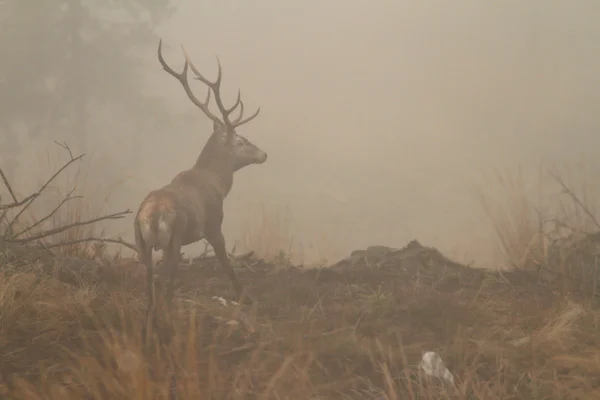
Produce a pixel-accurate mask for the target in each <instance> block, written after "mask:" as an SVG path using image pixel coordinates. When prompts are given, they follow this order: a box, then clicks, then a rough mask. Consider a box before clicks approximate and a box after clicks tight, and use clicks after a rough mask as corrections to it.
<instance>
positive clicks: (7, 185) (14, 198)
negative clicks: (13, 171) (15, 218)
mask: <svg viewBox="0 0 600 400" xmlns="http://www.w3.org/2000/svg"><path fill="white" fill-rule="evenodd" d="M0 176H2V180H3V181H4V186H6V188H7V189H8V193H10V195H11V197H12V199H13V202H15V203H18V202H19V201H18V200H17V196H15V192H14V191H13V189H12V187H11V186H10V183H8V178H7V177H6V175H4V171H2V168H0Z"/></svg>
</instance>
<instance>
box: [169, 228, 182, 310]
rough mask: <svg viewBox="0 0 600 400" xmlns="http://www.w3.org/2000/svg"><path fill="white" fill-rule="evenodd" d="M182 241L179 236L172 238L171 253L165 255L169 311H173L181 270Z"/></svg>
mask: <svg viewBox="0 0 600 400" xmlns="http://www.w3.org/2000/svg"><path fill="white" fill-rule="evenodd" d="M181 245H182V242H181V239H179V238H178V237H177V235H173V237H172V238H171V246H170V248H169V251H167V252H166V253H165V267H166V269H167V271H166V272H167V274H168V277H167V310H168V311H169V312H170V311H171V306H172V305H173V296H174V294H175V278H176V277H177V272H178V269H179V261H180V260H181Z"/></svg>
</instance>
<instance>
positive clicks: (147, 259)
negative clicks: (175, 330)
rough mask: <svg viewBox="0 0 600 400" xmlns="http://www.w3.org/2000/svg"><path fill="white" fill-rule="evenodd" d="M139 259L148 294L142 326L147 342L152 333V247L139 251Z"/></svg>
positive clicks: (147, 342)
mask: <svg viewBox="0 0 600 400" xmlns="http://www.w3.org/2000/svg"><path fill="white" fill-rule="evenodd" d="M140 259H141V261H142V262H143V263H144V265H146V293H147V296H148V308H147V309H146V326H145V327H144V330H145V331H144V338H143V340H144V342H145V343H146V344H149V342H150V336H151V335H152V325H153V321H154V300H155V299H154V268H153V265H152V249H151V248H149V249H143V250H142V251H140Z"/></svg>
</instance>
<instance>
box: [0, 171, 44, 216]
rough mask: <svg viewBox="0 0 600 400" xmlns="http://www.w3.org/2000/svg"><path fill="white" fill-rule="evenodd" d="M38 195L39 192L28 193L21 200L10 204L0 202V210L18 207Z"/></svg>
mask: <svg viewBox="0 0 600 400" xmlns="http://www.w3.org/2000/svg"><path fill="white" fill-rule="evenodd" d="M0 172H2V170H0ZM39 195H40V194H39V193H34V194H30V195H29V196H27V197H25V198H24V199H23V200H21V201H15V202H13V203H10V204H0V210H8V209H10V208H15V207H20V206H22V205H23V204H25V203H27V202H28V201H30V200H33V199H35V198H36V197H38V196H39Z"/></svg>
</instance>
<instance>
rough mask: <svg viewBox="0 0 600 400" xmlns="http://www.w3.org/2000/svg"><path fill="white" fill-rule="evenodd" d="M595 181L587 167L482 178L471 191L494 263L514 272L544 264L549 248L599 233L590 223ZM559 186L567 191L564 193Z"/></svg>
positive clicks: (516, 169) (551, 168)
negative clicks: (562, 240) (578, 236)
mask: <svg viewBox="0 0 600 400" xmlns="http://www.w3.org/2000/svg"><path fill="white" fill-rule="evenodd" d="M598 178H600V174H599V173H598V169H597V166H596V165H595V164H594V163H593V162H586V161H581V162H579V163H576V164H570V165H563V166H556V165H544V164H541V165H539V166H538V168H537V170H535V171H533V172H529V173H527V172H526V171H525V170H524V168H523V167H514V168H511V169H505V170H494V171H492V172H491V173H485V174H484V175H483V179H482V181H481V182H479V183H478V184H477V185H476V187H475V193H476V196H477V199H478V201H479V204H480V205H481V207H482V209H483V211H484V213H485V215H486V216H487V218H488V219H489V222H490V226H491V229H492V232H493V237H494V238H495V242H494V243H492V246H493V247H492V251H493V252H495V254H497V256H498V258H497V259H498V262H499V263H500V264H501V265H502V264H504V265H506V264H508V265H509V266H512V267H516V268H534V267H535V266H536V265H537V266H539V265H540V264H544V263H545V262H546V261H547V258H548V251H549V248H550V246H551V244H552V243H553V242H554V241H555V240H557V239H560V238H563V237H565V236H568V235H572V234H576V233H591V232H595V231H598V230H600V227H599V226H597V224H596V223H595V222H594V218H593V217H591V216H590V214H591V215H595V212H596V210H597V207H598V206H599V203H598V200H599V197H598V195H599V192H598V185H595V184H594V182H596V181H597V180H598ZM560 182H562V183H564V185H565V186H566V187H567V188H568V189H569V190H570V191H571V192H568V191H565V190H564V188H563V187H562V186H561V184H560Z"/></svg>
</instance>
